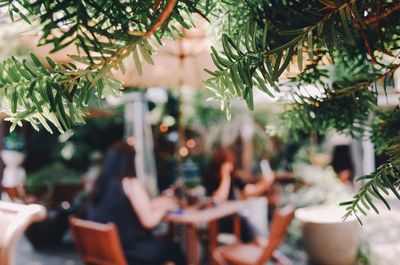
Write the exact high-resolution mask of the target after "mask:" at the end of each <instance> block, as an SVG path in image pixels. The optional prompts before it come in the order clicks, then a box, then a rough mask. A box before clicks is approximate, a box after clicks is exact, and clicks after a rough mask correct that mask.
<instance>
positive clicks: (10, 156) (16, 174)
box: [0, 150, 26, 187]
mask: <svg viewBox="0 0 400 265" xmlns="http://www.w3.org/2000/svg"><path fill="white" fill-rule="evenodd" d="M0 155H1V158H2V160H3V162H4V164H5V168H4V172H3V179H2V185H3V186H5V187H15V186H18V185H22V184H23V183H24V181H25V178H26V173H25V169H24V168H23V167H22V166H21V165H22V163H23V162H24V159H25V154H24V153H21V152H18V151H12V150H2V151H1V153H0Z"/></svg>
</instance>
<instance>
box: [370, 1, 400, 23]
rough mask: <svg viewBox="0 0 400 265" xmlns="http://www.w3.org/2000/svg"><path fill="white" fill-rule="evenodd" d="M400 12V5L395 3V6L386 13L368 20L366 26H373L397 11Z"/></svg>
mask: <svg viewBox="0 0 400 265" xmlns="http://www.w3.org/2000/svg"><path fill="white" fill-rule="evenodd" d="M399 10H400V3H395V4H394V6H392V7H391V8H390V9H388V10H386V12H384V13H381V14H378V15H376V16H374V17H370V18H368V19H366V20H364V23H365V24H367V25H368V24H373V23H377V22H378V21H380V20H381V19H383V18H385V17H387V16H390V15H391V14H393V13H394V12H396V11H399Z"/></svg>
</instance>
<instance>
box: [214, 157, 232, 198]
mask: <svg viewBox="0 0 400 265" xmlns="http://www.w3.org/2000/svg"><path fill="white" fill-rule="evenodd" d="M227 166H229V165H222V167H221V182H220V183H219V186H218V188H217V189H216V190H215V191H214V193H213V197H214V198H215V199H217V200H221V201H226V200H228V197H229V191H230V188H231V182H232V176H231V170H229V168H228V167H227Z"/></svg>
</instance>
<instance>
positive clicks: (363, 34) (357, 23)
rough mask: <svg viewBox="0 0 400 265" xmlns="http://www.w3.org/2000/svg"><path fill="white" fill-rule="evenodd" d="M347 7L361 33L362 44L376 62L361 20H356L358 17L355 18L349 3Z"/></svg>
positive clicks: (375, 61)
mask: <svg viewBox="0 0 400 265" xmlns="http://www.w3.org/2000/svg"><path fill="white" fill-rule="evenodd" d="M348 8H349V9H350V12H351V16H352V18H353V19H354V21H355V22H356V25H357V28H358V30H359V31H360V33H361V37H362V39H363V42H364V46H365V48H366V49H367V52H368V54H369V56H370V57H371V60H372V62H373V63H374V64H376V63H378V61H377V60H376V58H375V56H374V53H373V52H372V49H371V45H370V44H369V41H368V38H367V35H366V34H365V32H364V30H363V28H362V27H361V22H360V21H359V20H358V18H357V17H356V15H355V14H354V10H353V8H352V7H351V6H350V5H349V6H348Z"/></svg>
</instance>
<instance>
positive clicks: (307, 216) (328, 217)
mask: <svg viewBox="0 0 400 265" xmlns="http://www.w3.org/2000/svg"><path fill="white" fill-rule="evenodd" d="M343 214H344V208H343V207H339V206H336V205H335V206H317V207H306V208H301V209H298V210H297V211H296V214H295V216H296V218H297V219H298V220H299V221H300V223H301V226H302V230H303V241H304V246H305V249H306V252H307V254H308V257H309V261H310V264H316V265H354V264H355V261H356V258H357V249H358V240H359V224H358V222H357V220H355V218H349V219H347V220H346V221H342V219H341V218H342V216H343Z"/></svg>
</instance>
